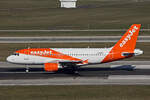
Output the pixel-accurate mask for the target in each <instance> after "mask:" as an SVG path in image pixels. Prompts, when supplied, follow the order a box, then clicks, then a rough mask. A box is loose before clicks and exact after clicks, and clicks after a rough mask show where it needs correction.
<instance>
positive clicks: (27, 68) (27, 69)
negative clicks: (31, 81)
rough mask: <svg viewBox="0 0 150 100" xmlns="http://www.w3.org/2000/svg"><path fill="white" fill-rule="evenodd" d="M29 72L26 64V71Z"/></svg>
mask: <svg viewBox="0 0 150 100" xmlns="http://www.w3.org/2000/svg"><path fill="white" fill-rule="evenodd" d="M28 72H29V67H28V66H27V65H26V73H28Z"/></svg>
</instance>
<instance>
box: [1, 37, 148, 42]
mask: <svg viewBox="0 0 150 100" xmlns="http://www.w3.org/2000/svg"><path fill="white" fill-rule="evenodd" d="M120 38H121V36H65V37H64V36H62V37H57V36H52V37H0V43H77V42H117V41H118V40H119V39H120ZM137 42H150V36H139V37H138V41H137Z"/></svg>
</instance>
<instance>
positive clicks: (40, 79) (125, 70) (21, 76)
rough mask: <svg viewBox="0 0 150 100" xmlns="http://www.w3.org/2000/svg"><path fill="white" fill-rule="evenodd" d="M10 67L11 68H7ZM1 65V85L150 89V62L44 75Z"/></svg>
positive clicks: (38, 69) (40, 71)
mask: <svg viewBox="0 0 150 100" xmlns="http://www.w3.org/2000/svg"><path fill="white" fill-rule="evenodd" d="M7 65H8V66H7ZM30 67H32V68H30V69H29V73H26V72H25V66H24V65H21V66H19V65H14V64H8V63H6V62H0V85H110V84H111V85H118V84H119V85H135V84H136V85H150V62H149V61H141V62H140V61H117V62H113V63H110V64H101V65H95V66H86V67H81V68H79V69H78V72H79V74H71V73H69V72H68V70H59V71H58V72H45V71H44V69H43V66H30Z"/></svg>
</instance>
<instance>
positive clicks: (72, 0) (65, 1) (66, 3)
mask: <svg viewBox="0 0 150 100" xmlns="http://www.w3.org/2000/svg"><path fill="white" fill-rule="evenodd" d="M60 2H61V8H76V2H77V0H60Z"/></svg>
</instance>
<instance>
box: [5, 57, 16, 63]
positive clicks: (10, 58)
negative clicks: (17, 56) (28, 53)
mask: <svg viewBox="0 0 150 100" xmlns="http://www.w3.org/2000/svg"><path fill="white" fill-rule="evenodd" d="M6 60H7V62H10V63H13V62H14V59H13V57H12V56H8V57H7V59H6Z"/></svg>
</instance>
